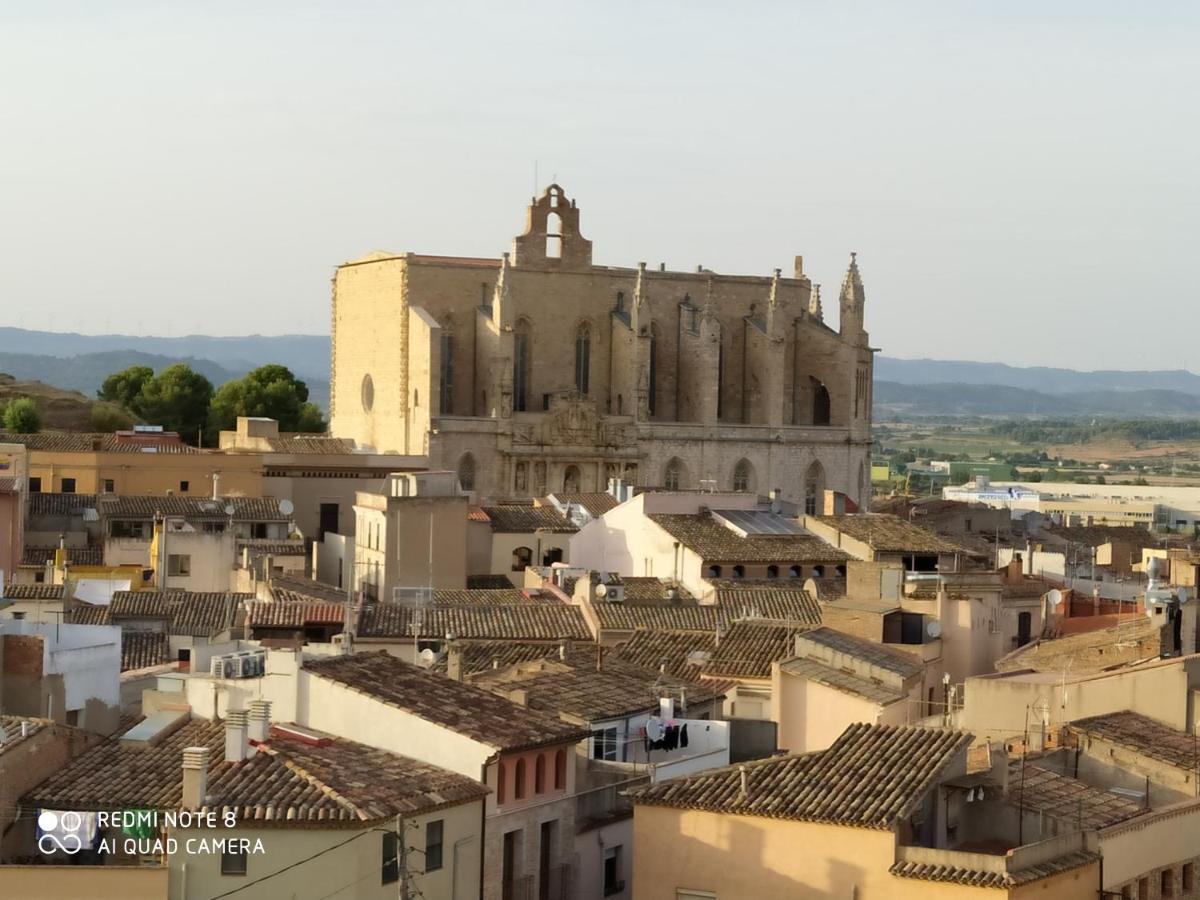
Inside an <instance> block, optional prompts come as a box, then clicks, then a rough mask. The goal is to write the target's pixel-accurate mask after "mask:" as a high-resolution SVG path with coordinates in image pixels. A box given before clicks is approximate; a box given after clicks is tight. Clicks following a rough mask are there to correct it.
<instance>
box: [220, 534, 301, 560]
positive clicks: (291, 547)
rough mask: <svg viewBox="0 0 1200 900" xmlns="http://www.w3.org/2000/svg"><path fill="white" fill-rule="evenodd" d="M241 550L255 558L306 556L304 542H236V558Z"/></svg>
mask: <svg viewBox="0 0 1200 900" xmlns="http://www.w3.org/2000/svg"><path fill="white" fill-rule="evenodd" d="M243 550H249V551H250V557H251V558H252V559H253V558H254V557H256V556H307V555H308V554H307V552H306V551H305V549H304V540H303V539H300V540H295V541H272V540H239V541H238V542H237V552H238V556H239V557H240V556H241V553H242V551H243Z"/></svg>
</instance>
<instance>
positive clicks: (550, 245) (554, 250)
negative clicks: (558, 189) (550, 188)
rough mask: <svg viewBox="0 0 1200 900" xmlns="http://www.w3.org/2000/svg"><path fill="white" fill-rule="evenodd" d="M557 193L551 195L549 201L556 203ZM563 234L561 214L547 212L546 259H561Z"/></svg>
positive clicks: (555, 204)
mask: <svg viewBox="0 0 1200 900" xmlns="http://www.w3.org/2000/svg"><path fill="white" fill-rule="evenodd" d="M557 201H558V195H557V194H554V195H551V198H550V202H551V203H552V204H553V205H554V206H557V205H558V202H557ZM562 250H563V236H562V216H560V215H559V214H558V213H556V212H552V213H549V214H548V215H547V216H546V258H547V259H562Z"/></svg>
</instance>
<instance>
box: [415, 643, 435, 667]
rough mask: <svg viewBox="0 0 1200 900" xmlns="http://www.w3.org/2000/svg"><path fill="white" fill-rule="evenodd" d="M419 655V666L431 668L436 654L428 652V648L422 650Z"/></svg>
mask: <svg viewBox="0 0 1200 900" xmlns="http://www.w3.org/2000/svg"><path fill="white" fill-rule="evenodd" d="M419 655H420V658H421V665H423V666H425V667H427V668H428V667H429V666H432V665H433V661H434V659H436V658H437V654H436V653H434V652H433V651H432V650H430V649H429V648H428V647H426V648H425V649H424V650H422V651H421V652H420V654H419Z"/></svg>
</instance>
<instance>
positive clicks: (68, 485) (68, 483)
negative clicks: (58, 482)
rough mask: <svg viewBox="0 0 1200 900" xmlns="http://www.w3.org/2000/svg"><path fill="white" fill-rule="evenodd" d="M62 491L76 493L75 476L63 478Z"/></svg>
mask: <svg viewBox="0 0 1200 900" xmlns="http://www.w3.org/2000/svg"><path fill="white" fill-rule="evenodd" d="M62 492H63V493H64V494H73V493H75V479H74V478H64V479H63V480H62Z"/></svg>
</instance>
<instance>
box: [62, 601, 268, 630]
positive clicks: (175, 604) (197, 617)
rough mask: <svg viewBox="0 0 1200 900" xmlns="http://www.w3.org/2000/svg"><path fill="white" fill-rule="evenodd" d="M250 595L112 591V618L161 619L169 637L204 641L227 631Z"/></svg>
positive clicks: (115, 619)
mask: <svg viewBox="0 0 1200 900" xmlns="http://www.w3.org/2000/svg"><path fill="white" fill-rule="evenodd" d="M253 596H254V595H253V594H236V593H228V592H223V591H212V592H203V591H179V590H168V591H115V592H114V593H113V598H112V605H111V618H112V620H114V621H117V620H119V619H121V618H123V617H125V618H127V617H142V618H146V617H149V618H162V619H165V620H166V621H167V623H168V626H167V630H168V632H169V633H170V634H174V635H191V636H192V637H206V638H207V637H212V636H214V635H216V634H219V633H221V632H222V631H225V630H226V629H228V628H230V627H231V626H232V625H233V623H234V621H235V620H236V618H237V612H238V610H239V609H240V608H241V607H242V605H243V604H244V603H245V602H246V601H248V600H250V599H252V598H253ZM79 624H82V623H79ZM93 624H94V623H93Z"/></svg>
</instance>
